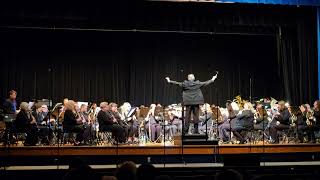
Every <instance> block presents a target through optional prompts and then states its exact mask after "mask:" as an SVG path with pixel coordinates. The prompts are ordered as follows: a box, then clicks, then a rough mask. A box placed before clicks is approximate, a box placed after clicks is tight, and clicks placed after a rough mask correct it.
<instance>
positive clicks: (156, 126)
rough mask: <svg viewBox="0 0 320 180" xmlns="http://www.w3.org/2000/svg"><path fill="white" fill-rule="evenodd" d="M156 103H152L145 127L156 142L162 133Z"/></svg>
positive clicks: (151, 138)
mask: <svg viewBox="0 0 320 180" xmlns="http://www.w3.org/2000/svg"><path fill="white" fill-rule="evenodd" d="M155 110H156V105H155V104H151V105H150V110H149V112H148V114H147V117H146V118H145V121H146V123H145V129H146V131H147V133H148V135H149V139H150V140H151V141H152V142H154V141H156V140H157V139H158V137H159V136H160V134H161V125H160V123H159V119H158V117H156V115H155Z"/></svg>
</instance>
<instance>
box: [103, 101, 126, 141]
mask: <svg viewBox="0 0 320 180" xmlns="http://www.w3.org/2000/svg"><path fill="white" fill-rule="evenodd" d="M100 108H101V110H100V111H99V113H98V116H97V119H98V122H99V130H100V131H102V132H103V131H110V132H112V136H113V137H114V138H115V139H116V140H117V141H118V142H120V143H121V142H126V138H125V130H124V128H123V127H121V126H120V125H119V124H118V120H117V119H116V118H115V117H114V116H113V115H112V113H111V111H110V107H109V106H108V103H107V102H102V103H100Z"/></svg>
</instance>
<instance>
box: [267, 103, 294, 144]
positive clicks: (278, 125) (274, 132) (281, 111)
mask: <svg viewBox="0 0 320 180" xmlns="http://www.w3.org/2000/svg"><path fill="white" fill-rule="evenodd" d="M272 121H273V122H275V123H274V124H273V125H271V127H270V135H271V137H272V139H273V141H274V142H275V143H279V138H278V132H279V131H282V130H286V129H289V128H290V113H289V110H288V108H287V107H286V106H285V102H284V101H279V102H278V112H275V114H274V117H273V119H272Z"/></svg>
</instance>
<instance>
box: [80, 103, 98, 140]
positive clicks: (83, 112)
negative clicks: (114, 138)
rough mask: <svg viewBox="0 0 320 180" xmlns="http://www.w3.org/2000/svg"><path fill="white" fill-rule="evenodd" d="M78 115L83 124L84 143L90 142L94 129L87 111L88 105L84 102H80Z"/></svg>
mask: <svg viewBox="0 0 320 180" xmlns="http://www.w3.org/2000/svg"><path fill="white" fill-rule="evenodd" d="M79 115H80V118H81V121H82V124H83V125H84V129H85V130H84V133H83V138H84V141H85V142H86V143H89V142H90V141H91V142H92V141H93V140H94V139H95V129H94V128H93V126H92V125H93V124H92V123H93V121H92V119H91V118H92V116H90V115H89V113H88V106H87V105H86V104H81V106H80V110H79Z"/></svg>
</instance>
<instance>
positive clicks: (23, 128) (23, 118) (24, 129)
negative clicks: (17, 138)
mask: <svg viewBox="0 0 320 180" xmlns="http://www.w3.org/2000/svg"><path fill="white" fill-rule="evenodd" d="M28 106H29V105H28V103H26V102H22V103H21V104H20V112H19V113H18V114H17V117H16V120H15V128H16V130H17V132H18V133H26V134H27V136H26V140H25V145H32V146H34V145H36V144H37V143H38V128H37V122H36V119H35V118H34V117H33V116H32V113H31V109H29V107H28Z"/></svg>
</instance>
